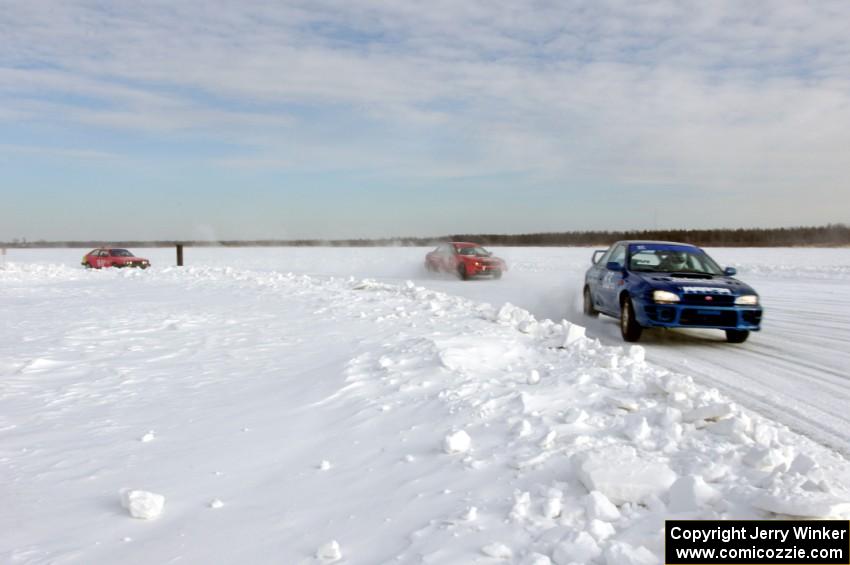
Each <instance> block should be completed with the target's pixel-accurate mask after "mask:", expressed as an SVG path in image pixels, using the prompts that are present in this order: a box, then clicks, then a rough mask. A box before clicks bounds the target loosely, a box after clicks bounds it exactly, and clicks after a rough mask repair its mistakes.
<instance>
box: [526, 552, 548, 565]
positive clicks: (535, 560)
mask: <svg viewBox="0 0 850 565" xmlns="http://www.w3.org/2000/svg"><path fill="white" fill-rule="evenodd" d="M522 563H523V565H552V561H551V560H550V559H549V557H548V556H546V555H543V554H541V553H537V552H534V553H529V554H528V556H527V557H526V558H525V559H524V560H523V562H522Z"/></svg>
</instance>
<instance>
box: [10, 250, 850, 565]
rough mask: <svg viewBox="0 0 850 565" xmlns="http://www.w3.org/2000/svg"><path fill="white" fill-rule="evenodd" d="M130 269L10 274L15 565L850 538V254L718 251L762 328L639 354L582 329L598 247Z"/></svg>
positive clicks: (454, 558) (230, 253)
mask: <svg viewBox="0 0 850 565" xmlns="http://www.w3.org/2000/svg"><path fill="white" fill-rule="evenodd" d="M134 251H137V252H138V254H142V255H146V256H148V257H149V258H150V259H152V261H153V263H154V266H153V267H152V268H151V269H148V270H146V271H141V270H103V271H87V270H84V269H82V268H81V267H80V266H79V257H80V256H81V255H82V252H81V251H79V250H44V251H39V250H31V251H17V250H12V251H10V252H9V254H8V255H7V256H6V257H5V261H4V262H3V263H0V307H2V311H3V322H2V325H0V328H2V329H0V331H2V339H1V340H0V484H2V485H3V487H2V488H3V501H4V504H3V505H0V531H2V532H3V535H2V536H0V562H3V563H86V564H89V563H139V564H142V563H168V562H178V561H182V562H186V563H233V562H245V563H305V564H306V563H330V562H339V563H364V564H373V563H390V562H394V563H439V564H455V563H456V564H461V563H463V564H466V563H523V564H525V563H528V564H532V563H533V564H540V565H542V564H546V563H555V564H566V563H597V564H608V563H618V564H622V563H636V564H637V563H640V564H643V563H646V564H649V563H661V553H662V533H663V527H664V520H665V519H667V518H694V519H700V518H737V519H758V518H778V517H787V516H803V517H839V518H850V464H848V462H847V461H846V460H845V459H844V458H843V457H842V455H841V454H840V452H844V453H847V451H848V449H847V448H848V446H850V441H848V437H850V432H848V430H849V429H850V426H848V418H850V416H848V412H847V410H846V407H847V405H848V399H850V396H848V389H850V385H848V375H847V370H846V367H848V366H850V359H848V356H849V355H850V353H848V349H850V348H848V347H847V344H848V341H850V335H848V334H850V332H848V325H850V322H848V319H850V316H848V313H850V312H848V310H850V285H848V284H847V282H848V279H850V250H803V249H772V250H714V252H713V254H714V256H715V257H716V258H717V259H718V260H720V261H721V262H723V263H724V264H729V265H732V266H735V267H737V268H738V269H739V272H740V273H741V278H743V279H744V280H746V281H747V282H749V283H751V284H753V285H754V286H755V287H756V289H757V290H758V291H759V292H760V293H761V294H762V298H763V301H764V304H765V308H766V313H765V325H764V330H763V332H762V333H760V334H755V335H753V336H752V337H751V339H750V341H748V342H747V343H745V344H742V345H728V344H725V343H722V342H721V341H720V335H721V334H719V333H718V334H717V335H715V334H714V333H711V332H655V331H650V332H646V334H645V335H646V340H645V343H644V344H642V345H638V346H625V345H624V344H622V342H621V341H619V338H618V337H617V334H616V331H617V326H616V324H615V323H614V322H613V321H612V320H606V319H605V318H600V319H599V320H587V319H584V318H582V317H581V315H580V313H579V312H578V304H577V302H578V297H579V296H580V290H581V280H582V278H581V277H582V274H583V271H584V269H585V268H586V266H587V262H588V260H589V257H590V253H591V250H589V249H580V250H576V249H518V248H508V249H504V250H499V249H496V250H495V251H496V252H497V253H498V254H500V255H502V256H503V257H505V258H506V259H507V260H508V263H509V265H510V266H511V270H510V271H509V272H508V273H506V275H505V278H503V279H502V280H500V281H490V280H480V281H477V280H476V281H468V282H461V281H458V280H455V279H453V278H452V277H450V276H448V275H445V276H443V275H428V274H426V272H425V270H424V269H423V268H422V265H421V262H422V258H423V256H424V253H425V251H426V250H424V249H411V248H393V249H187V250H186V253H185V256H186V259H187V266H186V267H183V268H176V267H172V266H169V265H170V264H172V263H173V250H165V249H158V250H134ZM836 450H837V451H836ZM166 501H167V503H166ZM133 516H136V517H138V518H144V519H134V518H133ZM152 518H156V519H152Z"/></svg>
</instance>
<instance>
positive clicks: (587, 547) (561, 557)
mask: <svg viewBox="0 0 850 565" xmlns="http://www.w3.org/2000/svg"><path fill="white" fill-rule="evenodd" d="M600 555H602V550H601V549H599V544H597V543H596V540H595V539H593V537H592V536H591V535H590V534H589V533H587V532H579V533H578V534H576V535H575V536H574V537H573V538H572V539H570V541H563V542H561V543H559V544H558V545H556V546H555V551H553V552H552V559H554V560H555V563H556V565H568V564H569V563H590V562H591V561H593V560H594V559H596V558H597V557H599V556H600Z"/></svg>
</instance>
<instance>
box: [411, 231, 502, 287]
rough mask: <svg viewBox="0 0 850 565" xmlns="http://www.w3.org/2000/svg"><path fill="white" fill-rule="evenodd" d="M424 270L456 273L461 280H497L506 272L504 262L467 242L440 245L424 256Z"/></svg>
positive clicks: (476, 245) (478, 246) (451, 242)
mask: <svg viewBox="0 0 850 565" xmlns="http://www.w3.org/2000/svg"><path fill="white" fill-rule="evenodd" d="M425 268H426V269H428V270H429V271H445V272H448V273H457V274H458V276H460V278H462V279H463V280H467V279H469V278H471V277H475V276H479V275H489V276H492V277H493V278H494V279H499V278H501V277H502V273H503V272H504V271H507V270H508V266H507V264H506V263H505V262H504V260H502V259H499V258H498V257H493V254H492V253H491V252H489V251H487V250H486V249H484V248H483V247H481V246H480V245H478V244H477V243H470V242H468V241H450V242H447V243H441V244H440V245H438V246H437V248H436V249H435V250H433V251H431V252H429V253H428V254H427V255H426V256H425Z"/></svg>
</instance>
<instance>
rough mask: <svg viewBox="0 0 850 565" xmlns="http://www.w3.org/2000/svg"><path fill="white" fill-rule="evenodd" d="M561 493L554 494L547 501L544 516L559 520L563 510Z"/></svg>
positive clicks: (544, 505)
mask: <svg viewBox="0 0 850 565" xmlns="http://www.w3.org/2000/svg"><path fill="white" fill-rule="evenodd" d="M561 496H562V495H561V493H560V492H553V493H550V494H549V498H547V499H546V502H544V503H543V515H544V516H546V517H547V518H557V517H558V516H560V515H561V512H562V510H563V507H564V506H563V503H562V502H561Z"/></svg>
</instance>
